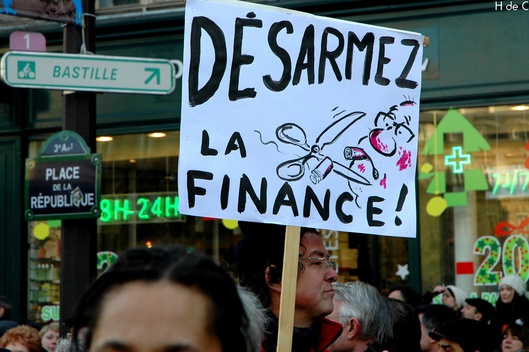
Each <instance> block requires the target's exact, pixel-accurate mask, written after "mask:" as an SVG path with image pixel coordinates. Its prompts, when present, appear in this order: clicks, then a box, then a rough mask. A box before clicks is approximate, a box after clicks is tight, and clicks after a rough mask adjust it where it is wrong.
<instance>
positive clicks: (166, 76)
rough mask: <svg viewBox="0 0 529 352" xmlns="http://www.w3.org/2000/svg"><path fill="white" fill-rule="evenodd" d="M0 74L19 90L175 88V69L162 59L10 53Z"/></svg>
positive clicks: (139, 90) (164, 91)
mask: <svg viewBox="0 0 529 352" xmlns="http://www.w3.org/2000/svg"><path fill="white" fill-rule="evenodd" d="M0 75H1V77H2V79H3V80H4V82H5V83H6V84H7V85H9V86H11V87H20V88H39V89H58V90H73V91H86V92H113V93H138V94H160V95H163V94H170V93H171V92H172V91H173V90H174V88H175V68H174V66H173V64H172V63H171V62H170V61H169V60H165V59H150V58H149V59H147V58H134V57H118V56H102V55H86V54H62V53H38V52H20V51H10V52H7V53H6V54H4V55H3V57H2V60H1V62H0Z"/></svg>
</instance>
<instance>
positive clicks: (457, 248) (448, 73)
mask: <svg viewBox="0 0 529 352" xmlns="http://www.w3.org/2000/svg"><path fill="white" fill-rule="evenodd" d="M107 3H108V4H109V3H110V2H105V3H104V4H103V3H102V2H101V3H100V7H99V11H100V12H101V14H100V16H99V17H98V20H97V34H96V47H97V54H100V55H114V56H136V57H152V58H165V59H170V60H175V67H176V68H177V71H178V69H179V68H180V66H179V63H181V60H182V47H183V42H182V40H183V33H182V30H183V29H182V28H183V10H182V8H181V7H179V8H174V7H173V8H171V7H169V8H168V9H165V10H161V9H153V10H150V11H144V12H141V13H138V12H130V13H120V14H110V11H108V10H109V9H110V8H112V10H113V11H114V10H116V11H115V12H116V13H118V12H119V11H118V10H119V6H121V5H120V4H116V5H115V6H109V5H108V4H107ZM289 4H290V5H293V4H295V6H292V7H294V8H296V9H298V10H302V11H308V12H309V11H310V12H313V13H316V14H321V15H325V16H332V17H337V18H342V19H345V20H351V21H357V22H364V23H368V24H374V25H380V26H386V27H392V28H399V29H405V30H412V31H418V32H420V33H423V34H424V35H426V36H428V37H429V39H430V41H429V45H428V46H427V47H426V48H425V50H424V60H423V84H422V87H423V91H422V97H421V116H420V122H419V134H418V138H419V156H418V163H417V164H418V170H417V194H418V199H417V213H418V219H419V220H418V224H417V238H416V239H402V238H396V237H381V236H370V235H364V234H357V233H338V232H335V231H326V230H323V231H322V233H323V236H324V238H325V242H326V245H327V247H328V249H329V250H330V251H331V253H332V255H333V257H334V259H335V260H336V261H337V262H338V264H339V268H340V269H339V274H340V280H344V281H346V280H356V279H359V280H363V281H366V282H369V283H372V284H373V285H375V286H376V287H378V288H379V289H380V290H381V291H382V292H387V290H388V289H389V288H390V287H392V286H394V285H397V284H406V285H411V286H412V287H413V288H415V289H416V290H417V291H421V292H424V291H426V290H429V289H432V288H433V287H434V286H435V285H437V284H442V283H445V284H456V285H458V286H460V287H462V288H463V289H465V290H466V291H467V292H469V294H470V293H473V294H475V295H477V296H482V297H485V298H487V299H489V300H491V301H494V300H495V297H496V296H495V293H496V292H497V282H498V281H499V278H500V276H501V275H504V274H508V273H518V274H519V275H520V276H522V277H523V278H524V279H525V280H527V278H528V277H529V267H527V264H525V262H526V261H529V258H528V257H527V256H528V255H529V244H528V243H527V234H526V232H525V231H526V230H525V229H524V224H525V223H527V221H525V220H526V219H527V218H528V217H529V214H528V212H527V211H526V209H527V206H528V204H527V203H528V201H527V199H528V198H527V193H528V192H529V190H528V189H527V188H528V181H529V179H528V178H527V175H529V170H528V167H529V163H527V162H526V159H527V156H528V154H527V149H526V144H527V142H528V140H529V139H528V135H527V126H526V114H528V115H529V112H527V111H526V110H524V109H525V108H529V106H528V105H526V104H527V103H528V99H529V71H527V70H526V69H525V65H526V61H527V59H526V58H524V53H526V52H527V50H528V49H529V39H528V38H527V35H526V33H527V32H528V30H529V22H528V21H527V16H529V12H525V11H522V10H520V11H517V12H516V11H507V10H506V9H505V8H504V9H498V8H497V7H495V6H494V5H495V4H494V2H493V1H490V2H480V3H475V2H472V3H470V2H466V1H459V2H447V1H439V2H432V5H430V6H424V5H420V6H419V5H414V4H413V3H402V4H399V5H398V6H391V7H389V6H380V7H377V8H373V7H369V5H365V6H356V7H353V6H352V5H353V4H351V6H350V8H340V9H339V10H336V11H334V12H330V11H328V8H326V7H325V6H323V5H317V4H316V3H310V2H291V3H289ZM126 6H127V9H128V8H129V7H130V6H131V5H130V4H129V5H126ZM133 7H134V6H133ZM105 11H107V12H105ZM105 13H108V14H105ZM29 27H31V26H29ZM24 30H32V31H41V32H44V34H45V35H46V38H47V39H48V51H57V52H60V51H61V50H62V49H61V45H62V42H61V40H62V37H61V30H60V26H59V25H50V24H47V23H46V24H39V26H37V27H36V28H34V29H24ZM1 36H2V38H3V39H2V41H0V44H1V48H2V49H3V50H2V51H3V52H5V51H6V50H7V49H8V36H9V33H8V31H7V30H6V31H5V32H2V34H1ZM178 77H179V76H178V75H177V83H176V87H177V88H176V90H175V91H174V92H173V93H172V94H170V95H168V96H155V95H136V94H111V93H105V94H98V95H97V135H98V142H97V150H96V151H95V152H97V153H101V154H102V158H103V166H102V200H101V203H100V207H101V210H102V211H101V217H100V218H99V220H98V231H97V247H98V269H99V270H100V271H102V270H105V268H106V267H107V266H108V265H111V264H112V262H113V261H114V260H115V258H116V255H117V254H118V253H119V252H121V251H123V250H124V249H126V248H130V247H133V246H151V245H161V244H171V243H179V244H183V245H185V246H186V247H188V248H189V250H197V251H201V252H205V253H207V254H208V255H211V256H212V257H214V258H216V260H218V262H219V263H220V264H221V265H223V266H225V267H226V268H227V269H228V270H234V258H233V255H234V249H235V246H236V244H237V242H238V241H239V240H240V238H241V233H240V230H239V229H238V227H237V224H236V222H234V221H230V220H228V219H224V220H222V219H209V218H195V217H190V216H185V215H182V214H179V213H178V201H179V199H178V189H177V183H176V178H177V171H178V153H179V146H178V144H179V119H180V106H181V101H180V93H181V90H180V89H181V88H180V87H181V80H180V79H179V78H178ZM0 89H1V91H2V94H1V95H0V108H1V109H0V161H1V163H2V164H0V168H1V170H5V172H3V173H0V277H1V278H2V280H0V294H5V295H7V296H8V297H10V298H11V299H12V300H13V303H14V305H15V310H16V312H15V314H16V315H17V316H19V317H25V316H28V317H30V318H31V319H33V320H36V321H39V322H45V321H49V320H58V319H59V310H58V302H59V296H58V294H59V285H60V271H59V267H60V236H61V223H60V221H40V222H29V223H27V222H25V221H24V219H23V203H24V202H23V194H24V193H23V189H24V187H23V183H24V160H25V159H26V158H27V157H34V156H35V155H36V154H37V153H38V151H39V148H40V147H41V146H42V143H43V142H44V141H45V140H46V138H48V137H49V136H50V135H52V134H53V133H55V132H57V131H59V130H60V129H61V125H62V109H63V107H62V92H59V91H48V90H24V89H12V88H8V87H6V86H4V85H2V86H1V87H0ZM527 117H528V118H529V116H527ZM103 137H106V138H103ZM526 164H527V166H526Z"/></svg>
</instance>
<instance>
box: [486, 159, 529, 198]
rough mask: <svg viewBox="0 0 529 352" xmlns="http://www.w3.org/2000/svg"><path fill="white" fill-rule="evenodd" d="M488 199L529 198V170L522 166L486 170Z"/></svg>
mask: <svg viewBox="0 0 529 352" xmlns="http://www.w3.org/2000/svg"><path fill="white" fill-rule="evenodd" d="M486 174H487V180H488V181H489V184H490V190H489V191H488V192H487V199H494V198H507V197H528V196H529V170H528V169H526V168H525V167H524V166H522V165H518V166H510V167H496V168H487V169H486Z"/></svg>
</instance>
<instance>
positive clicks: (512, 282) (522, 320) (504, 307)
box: [496, 275, 529, 327]
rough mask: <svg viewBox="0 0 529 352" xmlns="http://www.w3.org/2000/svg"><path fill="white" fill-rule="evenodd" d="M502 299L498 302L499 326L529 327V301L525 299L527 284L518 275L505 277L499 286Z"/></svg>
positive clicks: (497, 316) (497, 317)
mask: <svg viewBox="0 0 529 352" xmlns="http://www.w3.org/2000/svg"><path fill="white" fill-rule="evenodd" d="M498 287H499V289H500V297H499V299H498V301H496V319H497V321H498V324H499V326H501V327H505V326H506V325H508V324H511V323H518V324H522V325H524V326H526V327H527V326H529V300H528V299H527V298H526V297H525V283H524V282H523V280H522V279H521V278H520V277H519V276H518V275H507V276H504V277H503V278H502V279H501V280H500V283H499V284H498Z"/></svg>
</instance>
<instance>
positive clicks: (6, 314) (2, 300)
mask: <svg viewBox="0 0 529 352" xmlns="http://www.w3.org/2000/svg"><path fill="white" fill-rule="evenodd" d="M12 310H13V307H12V306H11V302H10V301H9V299H8V298H7V297H6V296H1V295H0V320H3V319H10V318H11V311H12Z"/></svg>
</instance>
